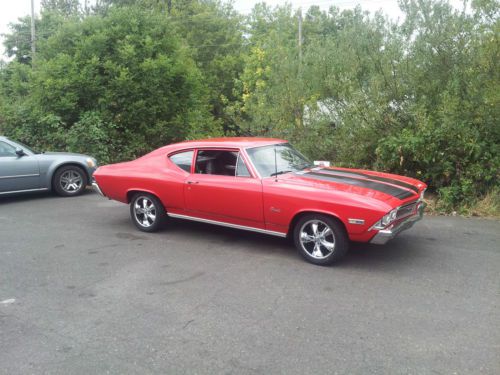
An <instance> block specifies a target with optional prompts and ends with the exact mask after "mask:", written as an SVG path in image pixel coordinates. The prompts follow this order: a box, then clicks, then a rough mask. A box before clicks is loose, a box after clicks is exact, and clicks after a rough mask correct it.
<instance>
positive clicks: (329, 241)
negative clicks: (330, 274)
mask: <svg viewBox="0 0 500 375" xmlns="http://www.w3.org/2000/svg"><path fill="white" fill-rule="evenodd" d="M293 238H294V243H295V247H296V248H297V250H298V251H299V253H300V254H301V255H302V256H303V257H304V258H305V259H306V260H307V261H308V262H311V263H313V264H318V265H329V264H332V263H334V262H336V261H338V260H339V259H340V258H342V257H343V256H344V255H345V254H346V252H347V249H348V247H349V239H348V237H347V233H346V232H345V229H344V227H343V226H342V225H341V224H340V223H339V222H338V221H336V220H335V219H333V218H331V217H329V216H326V215H321V214H308V215H304V216H303V217H302V218H300V219H299V221H298V222H297V223H296V224H295V228H294V233H293Z"/></svg>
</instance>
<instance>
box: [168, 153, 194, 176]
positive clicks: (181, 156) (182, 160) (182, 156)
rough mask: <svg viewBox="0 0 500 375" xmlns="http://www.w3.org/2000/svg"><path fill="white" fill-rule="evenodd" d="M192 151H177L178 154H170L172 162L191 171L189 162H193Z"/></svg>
mask: <svg viewBox="0 0 500 375" xmlns="http://www.w3.org/2000/svg"><path fill="white" fill-rule="evenodd" d="M193 153H194V151H192V150H191V151H185V152H179V153H178V154H175V155H172V156H170V160H171V161H172V163H174V164H175V165H177V166H178V167H179V168H180V169H182V170H184V171H186V172H188V173H191V164H192V163H193Z"/></svg>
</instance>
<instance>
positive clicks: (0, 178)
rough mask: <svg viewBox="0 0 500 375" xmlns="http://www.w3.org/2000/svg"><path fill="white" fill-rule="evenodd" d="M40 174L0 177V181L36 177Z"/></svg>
mask: <svg viewBox="0 0 500 375" xmlns="http://www.w3.org/2000/svg"><path fill="white" fill-rule="evenodd" d="M38 176H40V174H20V175H17V176H0V180H2V179H4V178H21V177H38Z"/></svg>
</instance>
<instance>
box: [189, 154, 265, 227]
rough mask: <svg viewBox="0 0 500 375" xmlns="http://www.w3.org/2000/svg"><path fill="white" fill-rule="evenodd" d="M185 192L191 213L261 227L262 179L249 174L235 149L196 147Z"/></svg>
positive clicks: (262, 225)
mask: <svg viewBox="0 0 500 375" xmlns="http://www.w3.org/2000/svg"><path fill="white" fill-rule="evenodd" d="M184 194H185V201H186V210H187V211H188V212H189V213H191V214H192V215H195V216H198V217H204V218H209V219H211V220H220V221H223V222H229V223H233V224H238V225H246V226H252V227H259V228H263V227H264V215H263V206H262V183H261V181H260V179H258V178H254V177H253V176H252V175H251V173H250V172H249V169H248V168H247V166H246V164H245V160H244V159H243V157H242V155H241V153H240V152H239V151H238V150H213V149H212V150H198V152H197V154H196V160H195V166H194V173H193V174H191V175H190V176H189V177H188V178H187V179H186V182H185V188H184Z"/></svg>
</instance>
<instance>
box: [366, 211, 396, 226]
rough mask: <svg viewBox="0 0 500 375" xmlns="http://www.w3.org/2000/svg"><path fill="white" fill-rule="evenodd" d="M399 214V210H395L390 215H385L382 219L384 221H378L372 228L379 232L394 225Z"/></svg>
mask: <svg viewBox="0 0 500 375" xmlns="http://www.w3.org/2000/svg"><path fill="white" fill-rule="evenodd" d="M397 214H398V209H397V208H395V209H394V210H392V211H390V212H389V213H388V214H386V215H384V216H383V217H382V219H380V220H379V221H377V222H376V223H375V225H374V226H373V227H372V228H373V229H379V230H380V229H384V228H386V227H387V226H388V225H389V224H390V223H392V222H393V221H394V220H396V216H397Z"/></svg>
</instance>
